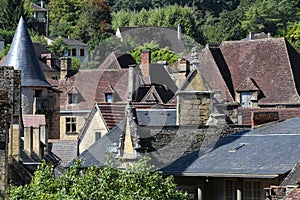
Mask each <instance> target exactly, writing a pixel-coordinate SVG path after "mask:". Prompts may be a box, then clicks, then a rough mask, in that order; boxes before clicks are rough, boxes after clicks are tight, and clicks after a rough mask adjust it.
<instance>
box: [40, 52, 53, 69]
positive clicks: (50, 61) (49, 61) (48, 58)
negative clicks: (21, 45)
mask: <svg viewBox="0 0 300 200" xmlns="http://www.w3.org/2000/svg"><path fill="white" fill-rule="evenodd" d="M41 57H42V58H43V60H44V59H46V64H47V65H48V66H49V67H51V68H53V67H54V59H53V58H52V54H51V53H47V54H41Z"/></svg>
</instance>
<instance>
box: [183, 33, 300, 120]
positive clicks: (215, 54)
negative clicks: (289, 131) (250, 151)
mask: <svg viewBox="0 0 300 200" xmlns="http://www.w3.org/2000/svg"><path fill="white" fill-rule="evenodd" d="M270 52H272V53H270ZM299 61H300V57H299V54H298V53H297V52H296V50H295V49H294V48H293V47H292V46H291V45H290V44H289V43H288V42H287V41H286V40H285V39H284V38H270V37H266V38H259V39H247V40H241V41H227V42H223V43H222V44H220V45H206V47H205V48H204V49H203V51H202V52H200V54H199V56H198V61H197V62H196V63H195V64H193V63H192V67H191V71H192V72H191V73H190V74H189V76H188V77H187V79H186V83H184V86H182V89H180V92H181V91H189V93H191V92H192V91H194V92H196V91H199V90H200V91H202V90H204V91H210V92H212V93H214V94H215V95H214V96H215V99H216V100H217V102H218V103H221V104H223V105H226V106H223V108H222V109H221V108H220V109H219V111H220V110H223V111H221V114H225V116H226V120H227V121H228V122H229V123H233V124H243V125H250V122H251V120H250V119H251V113H252V112H253V111H262V112H268V111H270V112H273V111H276V112H278V113H279V120H284V119H289V118H293V117H296V116H299V114H300V112H299V111H300V110H299V105H300V104H299V103H300V101H299V100H300V99H299V87H300V85H299V83H300V82H299V80H298V79H299V78H298V77H299ZM200 80H201V81H200ZM201 84H202V86H201ZM180 92H179V96H180ZM181 96H182V95H181Z"/></svg>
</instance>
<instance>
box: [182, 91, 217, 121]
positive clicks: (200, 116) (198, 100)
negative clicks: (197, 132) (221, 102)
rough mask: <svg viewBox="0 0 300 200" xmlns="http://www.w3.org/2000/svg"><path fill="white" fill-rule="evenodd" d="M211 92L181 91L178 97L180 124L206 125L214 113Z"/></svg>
mask: <svg viewBox="0 0 300 200" xmlns="http://www.w3.org/2000/svg"><path fill="white" fill-rule="evenodd" d="M211 94H212V93H211V92H200V91H199V92H180V93H178V98H177V110H178V114H177V124H178V125H205V124H206V123H207V121H208V119H209V115H210V114H211V113H212V98H211Z"/></svg>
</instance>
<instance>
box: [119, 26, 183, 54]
mask: <svg viewBox="0 0 300 200" xmlns="http://www.w3.org/2000/svg"><path fill="white" fill-rule="evenodd" d="M119 30H120V32H121V35H122V38H123V39H124V38H126V37H130V38H131V39H133V41H134V42H135V43H136V44H139V45H143V44H144V43H146V42H151V41H155V42H156V43H157V44H158V45H159V46H160V48H163V47H169V48H170V50H172V51H174V52H175V53H181V52H183V51H184V50H185V46H184V43H183V41H182V40H178V34H177V28H175V27H154V26H152V27H120V28H119Z"/></svg>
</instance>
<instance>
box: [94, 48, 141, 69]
mask: <svg viewBox="0 0 300 200" xmlns="http://www.w3.org/2000/svg"><path fill="white" fill-rule="evenodd" d="M134 64H136V61H135V60H134V59H133V57H132V56H131V55H130V54H121V53H115V52H112V53H110V54H109V55H108V56H107V57H106V58H105V60H104V61H103V62H102V63H101V64H100V65H99V67H98V69H121V68H128V66H129V65H134Z"/></svg>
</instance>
